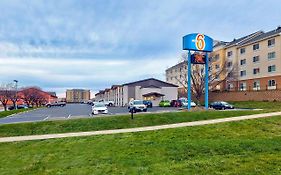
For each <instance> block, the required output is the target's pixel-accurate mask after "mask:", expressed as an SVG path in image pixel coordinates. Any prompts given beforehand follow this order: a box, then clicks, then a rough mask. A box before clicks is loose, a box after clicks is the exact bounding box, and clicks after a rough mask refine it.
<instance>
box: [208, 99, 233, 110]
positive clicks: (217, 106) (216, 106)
mask: <svg viewBox="0 0 281 175" xmlns="http://www.w3.org/2000/svg"><path fill="white" fill-rule="evenodd" d="M210 107H211V108H214V109H216V110H225V109H234V106H233V105H231V104H229V103H227V102H224V101H216V102H213V103H211V105H210Z"/></svg>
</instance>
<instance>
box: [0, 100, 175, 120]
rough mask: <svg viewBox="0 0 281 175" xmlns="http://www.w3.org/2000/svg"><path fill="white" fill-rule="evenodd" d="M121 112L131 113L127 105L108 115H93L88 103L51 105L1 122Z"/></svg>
mask: <svg viewBox="0 0 281 175" xmlns="http://www.w3.org/2000/svg"><path fill="white" fill-rule="evenodd" d="M173 111H178V109H177V108H173V107H167V108H161V107H153V108H148V111H147V112H148V113H149V112H173ZM120 114H129V112H128V109H127V107H108V115H98V116H93V115H92V114H91V106H90V105H87V104H67V105H66V106H65V107H51V108H42V109H36V110H33V111H29V112H25V113H20V114H16V115H13V116H9V117H6V118H2V119H0V124H8V123H20V122H34V121H48V120H67V119H73V118H90V117H100V116H113V115H120Z"/></svg>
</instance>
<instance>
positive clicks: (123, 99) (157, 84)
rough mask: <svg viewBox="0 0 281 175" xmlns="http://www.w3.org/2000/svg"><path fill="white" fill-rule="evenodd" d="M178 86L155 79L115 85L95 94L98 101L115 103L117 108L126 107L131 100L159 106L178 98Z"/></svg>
mask: <svg viewBox="0 0 281 175" xmlns="http://www.w3.org/2000/svg"><path fill="white" fill-rule="evenodd" d="M177 89H178V86H176V85H174V84H170V83H166V82H163V81H161V80H157V79H154V78H149V79H145V80H140V81H135V82H131V83H126V84H123V85H113V86H112V87H111V88H108V89H105V90H101V91H99V92H98V93H97V94H95V100H96V101H101V100H103V101H114V105H115V106H126V105H128V103H129V102H130V101H131V100H151V101H152V104H153V106H158V105H159V102H160V101H161V100H174V99H177V98H178V91H177Z"/></svg>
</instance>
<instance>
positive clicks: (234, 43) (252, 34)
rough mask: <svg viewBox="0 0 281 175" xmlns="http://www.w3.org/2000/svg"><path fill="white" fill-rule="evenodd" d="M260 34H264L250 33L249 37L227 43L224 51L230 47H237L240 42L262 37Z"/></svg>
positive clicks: (261, 32) (258, 32)
mask: <svg viewBox="0 0 281 175" xmlns="http://www.w3.org/2000/svg"><path fill="white" fill-rule="evenodd" d="M262 34H264V32H263V31H257V32H254V33H251V34H249V35H246V36H243V37H240V38H238V39H236V40H235V41H231V42H229V43H228V44H227V45H226V46H225V49H228V48H231V47H234V46H238V45H239V43H241V42H243V41H245V40H247V39H249V40H250V39H252V38H254V37H256V36H259V35H262Z"/></svg>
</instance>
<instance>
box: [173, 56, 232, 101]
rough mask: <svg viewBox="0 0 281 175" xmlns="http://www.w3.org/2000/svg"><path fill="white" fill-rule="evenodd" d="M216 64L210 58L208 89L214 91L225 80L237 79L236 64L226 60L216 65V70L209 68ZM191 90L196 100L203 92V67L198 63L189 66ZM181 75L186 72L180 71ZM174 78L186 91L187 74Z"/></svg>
mask: <svg viewBox="0 0 281 175" xmlns="http://www.w3.org/2000/svg"><path fill="white" fill-rule="evenodd" d="M216 64H218V63H217V62H216V60H212V59H211V60H210V63H209V65H210V67H209V68H208V69H209V70H208V72H209V74H208V76H209V77H208V78H209V82H208V84H209V90H211V91H214V90H216V87H217V86H218V85H223V84H224V83H225V82H227V81H235V80H237V74H236V72H237V66H236V65H230V64H229V63H228V62H223V63H222V64H221V65H219V68H218V67H217V68H216V70H212V69H210V68H211V67H214V65H216ZM191 69H192V73H191V83H192V86H191V91H192V94H193V95H194V97H195V98H196V100H197V101H199V100H200V98H201V97H202V95H204V94H205V76H206V75H205V67H203V66H200V65H192V66H191ZM181 74H182V75H186V72H185V71H184V72H181ZM175 78H176V80H177V81H178V82H179V83H180V84H181V85H182V86H183V87H184V89H185V91H186V92H187V76H181V79H179V78H178V77H175Z"/></svg>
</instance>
